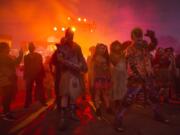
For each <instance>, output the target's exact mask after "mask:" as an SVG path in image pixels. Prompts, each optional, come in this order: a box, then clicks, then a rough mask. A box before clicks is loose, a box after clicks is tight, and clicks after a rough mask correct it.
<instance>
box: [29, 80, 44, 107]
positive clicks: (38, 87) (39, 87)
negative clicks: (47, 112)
mask: <svg viewBox="0 0 180 135" xmlns="http://www.w3.org/2000/svg"><path fill="white" fill-rule="evenodd" d="M34 83H35V96H36V99H37V100H38V101H40V103H41V104H42V105H45V104H46V99H45V92H44V88H43V78H40V77H37V78H35V79H30V78H29V79H26V97H25V107H29V106H30V105H31V104H32V90H33V86H34Z"/></svg>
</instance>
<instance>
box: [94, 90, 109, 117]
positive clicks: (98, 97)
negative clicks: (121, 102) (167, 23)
mask: <svg viewBox="0 0 180 135" xmlns="http://www.w3.org/2000/svg"><path fill="white" fill-rule="evenodd" d="M94 100H95V106H96V114H97V116H98V117H100V116H101V108H100V107H101V103H102V100H103V101H104V104H105V107H106V110H107V111H109V110H110V100H109V90H108V89H96V90H95V96H94Z"/></svg>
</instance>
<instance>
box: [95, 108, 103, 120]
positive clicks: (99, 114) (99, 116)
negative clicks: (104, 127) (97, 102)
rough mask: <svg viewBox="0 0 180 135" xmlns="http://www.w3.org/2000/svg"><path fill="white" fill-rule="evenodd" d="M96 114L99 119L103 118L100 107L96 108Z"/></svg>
mask: <svg viewBox="0 0 180 135" xmlns="http://www.w3.org/2000/svg"><path fill="white" fill-rule="evenodd" d="M96 116H97V119H98V120H102V113H101V109H100V108H97V109H96Z"/></svg>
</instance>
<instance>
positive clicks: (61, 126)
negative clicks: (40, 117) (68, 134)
mask: <svg viewBox="0 0 180 135" xmlns="http://www.w3.org/2000/svg"><path fill="white" fill-rule="evenodd" d="M65 113H66V111H65V109H64V108H63V109H62V110H61V112H60V121H59V129H60V130H61V131H64V130H65V129H66V128H67V127H66V117H65Z"/></svg>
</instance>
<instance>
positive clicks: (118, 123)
mask: <svg viewBox="0 0 180 135" xmlns="http://www.w3.org/2000/svg"><path fill="white" fill-rule="evenodd" d="M114 128H115V130H116V131H117V132H123V131H124V128H123V126H122V118H116V119H115V120H114Z"/></svg>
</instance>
